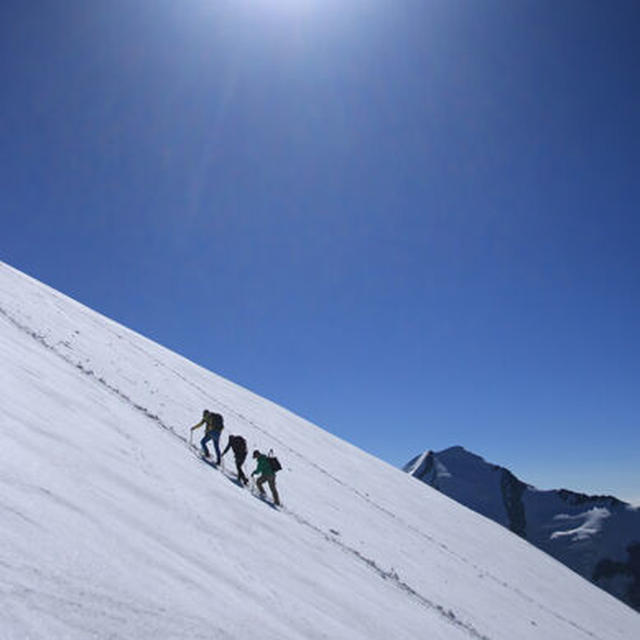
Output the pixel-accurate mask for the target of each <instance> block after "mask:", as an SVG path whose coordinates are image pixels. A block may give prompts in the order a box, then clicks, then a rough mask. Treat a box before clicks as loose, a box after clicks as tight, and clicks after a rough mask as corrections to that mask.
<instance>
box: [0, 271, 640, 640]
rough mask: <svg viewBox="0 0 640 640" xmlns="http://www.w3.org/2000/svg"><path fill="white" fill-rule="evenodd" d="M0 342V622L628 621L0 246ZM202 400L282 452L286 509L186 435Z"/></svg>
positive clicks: (528, 635)
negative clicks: (45, 278) (210, 458)
mask: <svg viewBox="0 0 640 640" xmlns="http://www.w3.org/2000/svg"><path fill="white" fill-rule="evenodd" d="M0 359H1V363H2V366H1V367H0V383H1V385H2V387H1V388H2V403H1V404H0V438H1V441H0V460H1V462H0V513H1V514H2V517H1V518H0V596H1V598H2V605H3V606H2V607H1V608H0V638H2V640H5V639H8V640H13V639H23V638H29V639H39V638H42V639H52V638H54V639H57V638H64V639H70V640H71V639H82V640H85V639H87V638H105V639H106V638H109V639H113V638H135V639H144V638H154V639H156V640H157V639H168V638H175V639H181V640H182V639H190V638H194V639H195V638H221V639H224V638H238V639H242V638H249V637H254V636H259V637H260V638H264V639H271V638H273V639H276V638H279V639H282V638H305V639H315V638H318V639H319V638H330V639H334V638H345V639H347V638H348V639H359V638H362V639H365V638H366V639H368V640H377V639H380V640H382V639H385V640H388V639H390V638H393V639H404V638H407V639H409V638H411V639H412V640H413V639H415V638H419V637H425V638H429V639H430V640H444V639H446V640H455V639H457V638H478V639H483V638H484V639H491V640H494V639H495V640H498V639H504V640H514V639H517V640H529V639H533V638H536V639H537V638H544V639H545V640H554V639H557V640H572V639H574V638H575V639H583V638H591V639H597V640H618V639H620V640H632V639H636V638H640V616H638V614H637V613H635V612H634V611H632V610H631V609H630V608H628V607H626V606H625V605H623V604H622V603H620V602H619V601H617V600H616V599H614V598H613V597H611V596H609V595H607V594H606V593H604V592H603V591H601V590H600V589H598V588H596V587H594V586H593V585H591V584H590V583H588V582H587V581H585V580H583V579H582V578H580V577H579V576H577V575H576V574H575V573H573V572H572V571H570V570H569V569H567V568H566V567H564V566H563V565H561V564H560V563H558V562H557V561H555V560H553V559H552V558H551V557H549V556H547V555H546V554H544V553H542V552H540V551H539V550H537V549H536V548H534V547H533V546H531V545H530V544H528V543H527V542H525V541H523V540H521V539H520V538H518V537H517V536H515V535H513V534H512V533H510V532H509V531H507V530H506V529H504V528H503V527H501V526H499V525H498V524H496V523H494V522H492V521H490V520H488V519H486V518H484V517H482V516H480V515H478V514H476V513H474V512H472V511H471V510H469V509H467V508H465V507H463V506H461V505H459V504H457V503H456V502H454V501H453V500H451V499H449V498H447V497H446V496H444V495H442V494H441V493H439V492H437V491H435V490H433V489H431V488H430V487H428V486H426V485H425V484H423V483H421V482H419V481H417V480H416V479H414V478H412V477H411V476H409V475H407V474H405V473H403V472H402V471H400V470H398V469H395V468H393V467H391V466H390V465H387V464H386V463H384V462H382V461H380V460H378V459H376V458H374V457H372V456H370V455H368V454H366V453H364V452H362V451H360V450H359V449H357V448H356V447H354V446H352V445H350V444H348V443H346V442H344V441H342V440H340V439H338V438H336V437H334V436H332V435H330V434H329V433H327V432H325V431H323V430H322V429H320V428H318V427H316V426H314V425H312V424H310V423H309V422H307V421H305V420H303V419H301V418H299V417H297V416H295V415H293V414H292V413H290V412H288V411H286V410H285V409H283V408H281V407H278V406H277V405H275V404H273V403H271V402H269V401H268V400H265V399H263V398H260V397H258V396H256V395H255V394H252V393H251V392H249V391H247V390H245V389H242V388H241V387H238V386H237V385H234V384H233V383H231V382H229V381H226V380H224V379H222V378H220V377H219V376H216V375H215V374H213V373H210V372H208V371H206V370H204V369H203V368H201V367H199V366H197V365H195V364H193V363H192V362H189V361H188V360H186V359H184V358H182V357H181V356H179V355H177V354H175V353H172V352H170V351H168V350H167V349H165V348H163V347H161V346H159V345H157V344H155V343H153V342H151V341H149V340H147V339H146V338H144V337H142V336H140V335H138V334H136V333H134V332H132V331H130V330H128V329H126V328H125V327H122V326H121V325H118V324H117V323H114V322H112V321H111V320H108V319H107V318H105V317H103V316H101V315H99V314H97V313H95V312H93V311H91V310H89V309H87V308H86V307H84V306H82V305H80V304H78V303H76V302H74V301H73V300H71V299H69V298H67V297H66V296H64V295H62V294H60V293H58V292H55V291H54V290H52V289H50V288H49V287H46V286H45V285H42V284H40V283H38V282H36V281H35V280H33V279H31V278H29V277H27V276H25V275H23V274H21V273H19V272H17V271H15V270H14V269H12V268H11V267H9V266H8V265H6V264H4V263H0ZM203 408H209V409H211V410H214V411H219V412H221V413H222V414H223V415H224V417H225V424H226V429H225V435H224V436H223V439H222V440H223V443H225V442H226V436H227V435H228V434H230V433H239V434H242V435H244V436H245V437H246V438H247V441H248V443H249V447H250V449H253V448H254V447H259V448H261V449H263V450H266V449H269V448H271V447H273V448H274V449H275V451H276V453H277V455H278V457H279V458H280V461H281V462H282V463H283V466H284V469H283V471H281V472H280V473H279V474H278V486H279V490H280V495H281V498H282V500H283V503H284V508H283V509H282V510H275V509H273V508H272V507H270V506H269V505H268V504H266V503H264V502H262V501H260V500H258V499H257V498H256V497H254V496H253V495H252V493H251V492H250V491H248V490H246V489H242V488H240V487H238V486H237V485H236V484H235V483H233V482H232V481H231V480H230V478H229V477H228V476H227V475H226V474H224V473H221V472H219V471H217V470H214V469H212V468H211V467H210V466H208V465H206V464H204V463H202V462H201V461H199V460H198V459H197V458H196V457H195V456H194V455H193V454H192V453H191V451H190V450H189V448H188V446H187V440H188V434H189V431H188V429H189V427H190V426H192V425H194V424H195V423H196V422H198V421H199V419H200V415H201V412H202V409H203ZM227 466H228V467H231V466H232V464H231V460H230V459H228V461H227ZM247 466H248V464H247ZM249 470H252V467H250V469H249Z"/></svg>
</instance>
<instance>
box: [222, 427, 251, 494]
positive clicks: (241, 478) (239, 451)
mask: <svg viewBox="0 0 640 640" xmlns="http://www.w3.org/2000/svg"><path fill="white" fill-rule="evenodd" d="M229 449H231V450H232V451H233V457H234V458H235V461H236V470H237V471H238V482H242V484H248V483H249V479H248V478H247V476H245V475H244V471H243V470H242V465H243V464H244V461H245V460H246V459H247V441H246V440H245V439H244V438H243V437H242V436H233V435H231V436H229V442H227V446H226V447H225V449H224V451H223V452H222V456H223V457H224V454H225V453H227V451H229Z"/></svg>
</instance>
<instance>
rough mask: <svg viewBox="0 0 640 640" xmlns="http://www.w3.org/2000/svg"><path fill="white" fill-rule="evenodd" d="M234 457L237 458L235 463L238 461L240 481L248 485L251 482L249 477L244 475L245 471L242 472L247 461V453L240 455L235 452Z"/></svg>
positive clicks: (237, 469) (237, 468)
mask: <svg viewBox="0 0 640 640" xmlns="http://www.w3.org/2000/svg"><path fill="white" fill-rule="evenodd" d="M233 457H234V458H235V461H236V471H237V472H238V480H239V481H240V482H242V483H243V484H247V483H248V482H249V480H248V479H247V476H245V475H244V471H243V470H242V465H243V464H244V461H245V460H246V459H247V453H246V451H245V452H244V453H241V454H240V455H238V454H236V453H235V452H234V453H233Z"/></svg>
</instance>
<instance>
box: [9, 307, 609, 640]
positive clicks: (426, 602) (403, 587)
mask: <svg viewBox="0 0 640 640" xmlns="http://www.w3.org/2000/svg"><path fill="white" fill-rule="evenodd" d="M0 315H2V316H3V317H5V318H6V319H7V320H8V321H9V322H10V323H11V324H13V325H14V326H15V327H16V328H18V329H19V330H20V331H22V332H23V333H25V334H27V335H29V336H30V337H31V338H33V339H34V340H36V341H37V342H38V343H39V344H41V345H42V346H43V347H45V348H46V349H47V350H49V351H50V352H52V353H53V354H55V355H56V356H57V357H59V358H60V359H62V360H63V361H64V362H65V363H67V364H68V365H70V366H72V367H74V368H76V369H77V370H79V371H80V372H81V373H82V374H84V375H85V376H87V377H88V378H90V379H92V380H93V381H94V382H95V383H97V384H99V385H101V386H103V387H104V388H106V389H108V390H109V392H111V393H112V394H114V395H116V396H117V397H118V398H119V400H120V401H122V402H124V403H126V404H127V405H128V406H130V407H131V408H132V409H134V410H136V411H138V412H140V413H142V414H143V415H144V416H145V417H146V418H148V419H149V420H152V421H153V422H154V423H155V424H156V425H157V426H158V427H160V428H162V429H163V430H165V431H167V432H168V433H170V434H171V435H172V436H174V437H175V438H177V439H178V440H180V441H181V442H182V443H184V444H186V445H189V444H190V443H189V441H188V440H187V438H186V437H184V436H183V435H181V434H180V433H178V432H177V431H176V430H175V429H174V428H173V427H171V426H170V425H169V424H167V423H165V422H164V421H163V420H162V419H161V418H160V416H158V415H157V414H155V413H153V412H152V411H150V410H149V409H148V408H146V407H145V406H143V405H141V404H140V403H138V402H136V401H135V400H134V399H132V398H131V397H129V396H128V395H127V394H126V393H124V392H122V391H121V390H120V389H119V388H117V387H116V386H114V385H113V384H110V383H109V382H108V381H107V380H106V379H105V378H104V377H103V376H98V375H96V373H95V372H94V371H93V369H91V368H89V367H87V366H85V365H84V364H83V363H82V362H79V361H74V360H73V359H72V358H71V357H70V356H69V355H67V354H65V353H63V352H62V351H60V350H59V349H57V348H56V344H50V343H49V342H47V340H46V337H45V336H44V335H42V334H40V333H38V332H37V331H34V330H32V329H31V328H30V327H28V326H27V325H25V324H23V323H21V322H20V321H19V320H17V319H16V318H15V317H13V316H12V315H11V314H10V313H8V312H7V311H6V310H5V309H3V308H2V307H0ZM58 344H62V345H63V346H66V347H67V348H70V345H69V344H68V343H67V344H66V345H65V343H64V342H59V343H58ZM131 346H134V345H131ZM144 355H145V357H147V358H149V359H150V360H151V361H152V363H153V364H154V366H156V367H158V366H159V367H162V368H164V369H165V370H168V371H170V372H171V374H173V375H174V376H176V377H177V378H179V379H180V380H181V381H182V382H183V383H185V384H187V385H189V386H191V387H192V388H194V389H195V390H196V391H198V393H199V394H201V395H202V396H203V397H205V398H207V399H208V400H209V401H210V402H211V403H214V404H215V405H216V407H217V408H218V409H219V410H220V411H222V412H225V413H227V414H230V415H233V416H235V417H236V418H238V419H239V420H242V421H244V422H245V423H247V424H250V425H251V426H252V427H253V428H254V429H256V430H257V431H259V432H260V433H262V434H264V435H265V436H266V437H268V438H269V439H270V440H273V441H274V442H277V443H278V445H279V446H280V447H281V448H282V449H283V450H286V451H287V452H288V453H289V454H291V455H292V456H295V457H297V458H299V459H300V460H302V461H304V462H305V464H307V465H309V466H311V467H313V468H315V469H316V470H317V471H318V472H319V473H321V474H323V475H324V476H326V477H327V478H329V479H330V480H331V481H332V482H334V483H336V484H338V485H340V486H341V487H343V488H345V489H348V490H349V491H351V492H353V493H354V494H355V495H357V496H358V497H359V498H360V499H362V500H364V501H365V502H366V503H368V504H369V505H370V506H372V507H373V508H375V509H376V510H378V511H379V512H381V513H382V514H384V515H385V516H386V517H388V518H392V519H394V520H396V521H397V522H399V523H401V524H402V525H403V526H404V527H406V528H407V529H409V530H411V531H412V532H413V533H415V534H417V535H418V536H420V537H422V538H423V539H425V540H426V541H428V542H429V543H430V544H432V545H437V546H439V547H440V548H441V549H442V550H443V551H445V552H446V553H448V554H450V555H452V556H453V557H455V558H456V559H457V560H459V561H461V562H463V563H465V564H468V565H470V566H471V567H473V568H474V569H476V570H477V571H478V572H480V573H481V574H482V575H483V576H484V577H486V578H488V579H490V580H492V581H494V582H495V583H496V584H498V585H500V586H501V587H503V588H505V589H508V590H510V591H512V592H513V593H515V594H517V595H518V596H519V597H520V598H522V599H523V600H525V601H527V602H529V603H531V604H534V605H535V606H537V607H538V608H539V609H540V610H542V611H545V612H546V613H548V614H550V615H552V616H553V617H555V618H556V619H557V620H558V621H560V622H562V623H563V624H566V625H569V626H571V627H573V628H574V629H575V630H577V631H579V632H581V633H583V634H584V635H585V636H588V637H590V638H594V639H596V640H604V639H602V638H600V636H598V635H596V634H594V633H593V632H591V631H589V630H587V629H585V628H584V627H582V626H581V625H579V624H578V623H576V622H574V621H572V620H569V619H568V618H566V617H565V616H563V615H561V614H559V613H558V612H556V611H554V610H552V609H550V608H549V607H547V606H546V605H544V604H543V603H541V602H539V601H536V600H535V599H534V598H532V597H531V596H529V595H527V594H525V593H523V592H522V591H521V590H520V589H518V588H517V587H515V586H513V585H510V584H508V583H507V582H505V581H504V580H501V579H500V578H498V577H496V576H494V575H492V574H491V573H490V572H488V571H487V570H486V569H485V568H481V567H479V566H477V565H476V564H474V563H472V562H469V560H467V559H466V558H465V557H463V556H461V555H460V554H458V553H455V552H454V551H452V550H451V549H450V548H449V547H448V546H447V545H445V544H444V543H441V542H438V541H437V540H435V539H434V538H433V537H431V536H429V535H427V534H425V533H424V532H423V531H421V530H419V529H418V528H417V527H415V526H413V525H411V524H409V523H406V522H404V521H403V520H402V519H401V518H399V517H398V516H397V515H396V514H395V513H393V512H391V511H390V510H388V509H386V508H385V507H383V506H381V505H379V504H377V503H376V502H375V501H373V500H372V499H371V498H370V497H369V495H368V494H366V493H364V492H362V491H360V490H358V489H357V488H355V487H352V486H350V485H348V484H347V483H345V482H344V481H342V480H341V479H340V478H338V477H336V476H334V475H333V474H331V473H329V472H328V471H327V470H326V469H324V468H322V467H321V466H320V465H318V464H317V463H315V462H314V461H313V460H310V459H309V458H307V457H306V456H304V455H303V454H301V453H300V452H298V451H296V450H294V449H292V448H291V447H290V446H288V445H287V443H286V442H284V441H282V440H281V439H279V438H277V437H276V436H274V435H273V434H272V433H270V432H268V431H267V430H266V429H265V428H264V427H262V426H261V425H260V424H258V423H257V422H255V421H254V420H251V419H250V418H248V417H246V416H245V415H243V414H242V413H240V412H238V411H236V410H235V409H234V408H233V407H231V406H230V405H228V404H226V403H224V402H221V401H220V400H219V399H218V398H215V397H212V396H211V395H210V393H208V392H207V391H206V390H205V389H203V388H202V387H201V386H200V385H198V384H196V383H194V382H193V381H191V380H189V379H188V378H187V377H186V376H184V375H182V374H181V373H180V372H178V371H176V370H175V369H173V368H171V367H168V366H167V365H165V364H164V363H163V362H161V361H159V360H158V359H156V358H153V356H151V355H150V354H148V353H147V352H144ZM218 471H219V472H220V473H221V474H222V475H223V476H224V477H226V478H227V479H228V480H230V481H232V482H234V478H232V477H231V476H230V475H229V474H227V473H226V472H225V471H224V470H223V469H218ZM234 484H235V482H234ZM239 488H240V487H239ZM254 495H255V494H254ZM256 497H258V496H256ZM279 511H280V512H282V513H283V514H286V515H287V516H289V517H290V518H292V519H293V520H294V521H295V522H297V523H298V524H299V525H301V526H304V527H306V528H307V529H309V530H311V531H313V532H314V533H315V534H317V535H318V536H321V537H322V538H323V539H324V540H325V541H327V542H329V543H331V544H332V545H335V546H337V547H339V548H340V549H341V550H342V551H343V552H344V553H346V554H347V555H349V556H350V557H351V558H353V559H354V560H356V561H357V562H359V563H361V564H362V565H364V566H366V567H367V568H368V569H369V570H370V571H372V572H373V573H374V574H375V575H377V576H378V577H379V578H381V579H382V580H384V581H386V582H387V583H388V584H390V585H393V586H394V587H395V588H397V589H399V590H400V591H401V592H403V593H405V594H406V595H407V596H408V597H410V598H411V599H413V600H414V601H415V602H416V603H418V604H420V605H422V606H423V607H425V608H427V609H429V610H431V611H433V612H435V613H437V614H438V615H440V616H441V617H442V618H443V619H444V620H446V622H447V623H449V624H451V625H453V626H455V627H457V628H459V629H461V630H463V631H465V632H466V633H467V634H468V635H469V636H471V637H473V638H475V639H477V640H491V638H490V637H489V636H487V635H484V634H483V633H481V632H480V631H478V630H477V629H476V628H475V627H474V626H473V625H472V624H470V623H468V622H465V621H464V620H461V619H460V618H459V617H458V616H457V615H456V614H455V612H454V611H453V610H452V609H447V608H445V607H444V606H442V605H441V604H438V603H436V602H434V601H432V600H430V599H429V598H427V597H425V596H423V595H422V594H420V593H419V592H418V591H417V590H416V589H414V588H412V587H411V586H410V585H409V584H407V583H406V582H405V581H403V580H402V579H401V578H400V577H399V576H398V574H397V573H396V572H395V571H394V570H393V569H391V570H385V569H384V568H382V567H381V566H379V564H378V563H377V562H376V561H375V560H374V559H372V558H369V557H367V556H365V555H364V554H362V553H361V552H360V551H358V550H357V549H355V548H353V547H351V546H350V545H348V544H345V543H344V542H342V541H341V540H338V539H337V538H336V536H335V535H332V534H331V533H330V532H326V531H324V530H323V529H321V528H320V527H318V526H316V525H314V524H313V523H312V522H310V521H309V520H307V519H306V518H304V517H302V516H301V515H299V514H296V513H295V512H293V511H291V510H290V509H287V508H286V507H281V508H280V509H279ZM17 515H19V516H20V514H17ZM20 517H24V516H20ZM14 595H15V594H14ZM32 596H35V594H34V593H32V592H31V591H30V590H29V589H27V588H25V589H24V590H23V592H22V597H24V598H26V599H28V598H30V597H32ZM52 597H53V596H52ZM66 605H68V606H69V607H71V608H73V606H74V604H73V602H72V601H69V602H68V603H66ZM66 605H65V603H64V602H61V603H60V606H61V607H62V608H63V609H64V608H65V606H66ZM118 605H119V606H120V603H118ZM76 606H79V605H76ZM136 613H137V614H144V613H145V612H144V611H136ZM191 637H195V636H191ZM201 637H205V636H201ZM217 637H220V638H224V637H229V636H228V634H226V632H224V631H223V630H222V629H220V630H219V635H218V636H217Z"/></svg>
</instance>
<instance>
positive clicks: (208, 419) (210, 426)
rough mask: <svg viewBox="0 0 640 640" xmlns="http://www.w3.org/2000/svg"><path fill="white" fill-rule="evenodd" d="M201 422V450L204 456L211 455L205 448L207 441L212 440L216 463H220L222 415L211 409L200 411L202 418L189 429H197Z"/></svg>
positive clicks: (208, 456)
mask: <svg viewBox="0 0 640 640" xmlns="http://www.w3.org/2000/svg"><path fill="white" fill-rule="evenodd" d="M203 424H204V425H205V429H204V437H203V438H202V440H200V446H201V447H202V452H203V454H204V456H205V458H210V457H211V454H210V453H209V449H208V448H207V442H209V441H210V440H213V447H214V449H215V450H216V464H220V434H221V433H222V430H223V429H224V423H223V421H222V416H221V415H220V414H219V413H214V412H213V411H207V410H206V409H205V410H204V411H203V412H202V420H200V422H198V424H197V425H195V426H194V427H191V431H195V430H196V429H199V428H200V427H201V426H202V425H203Z"/></svg>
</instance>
